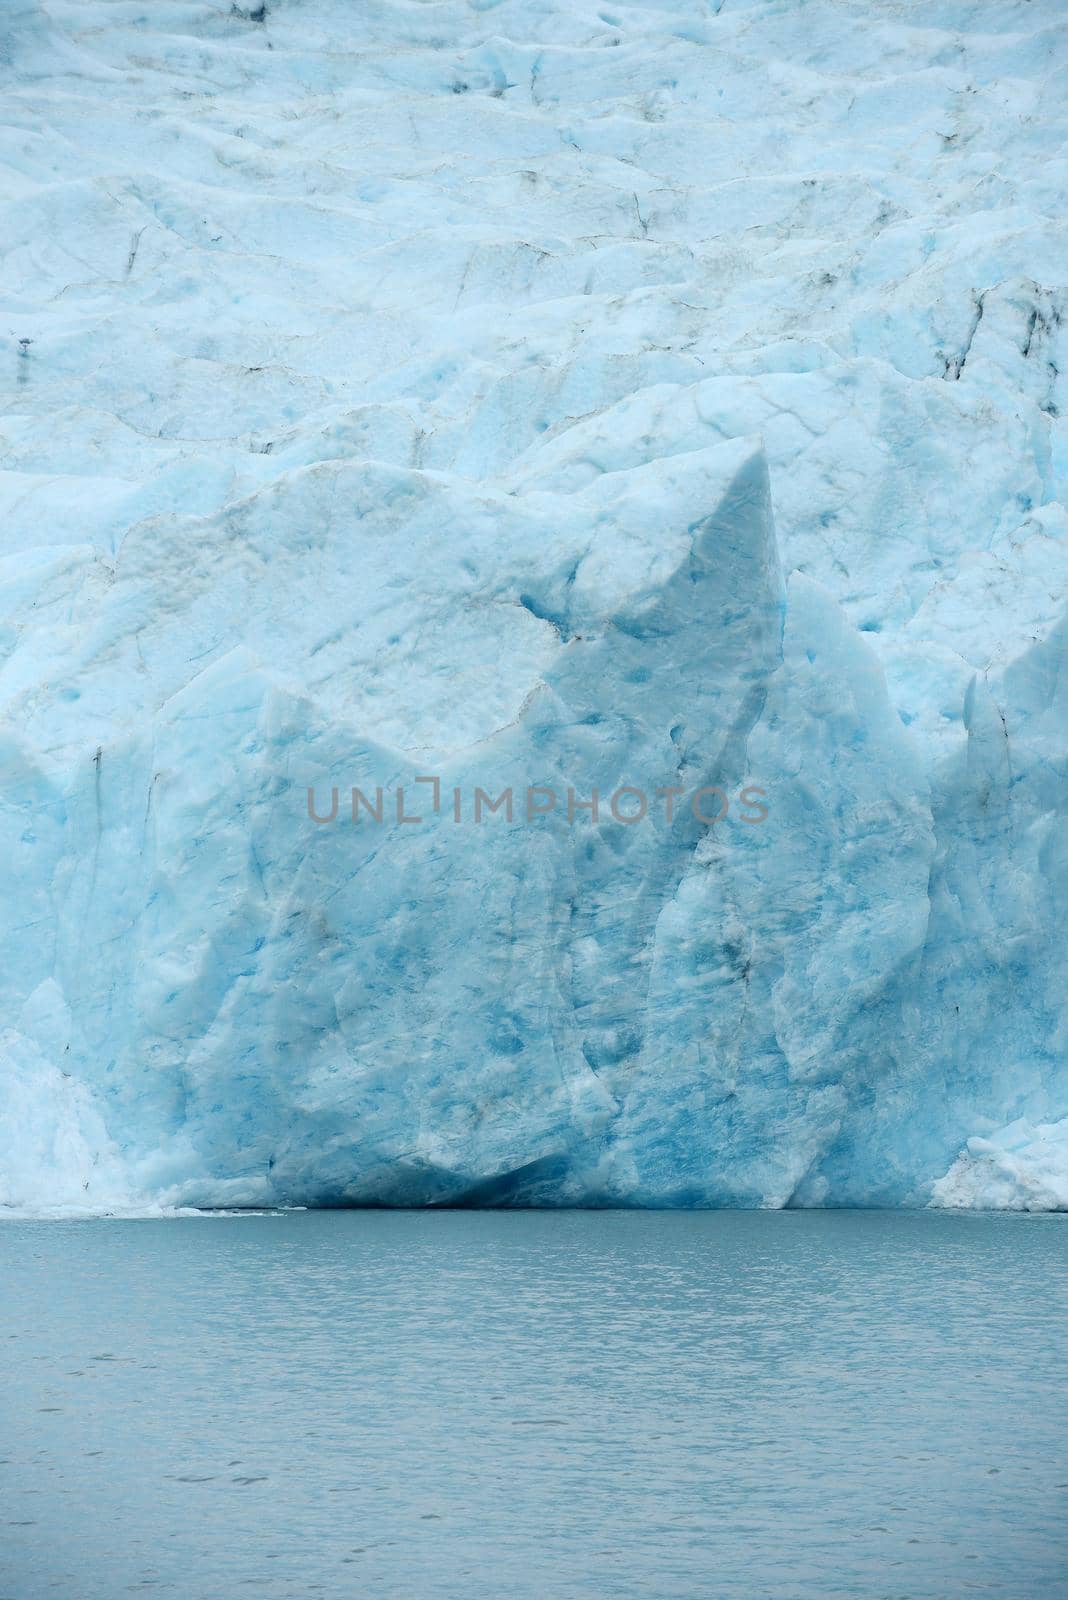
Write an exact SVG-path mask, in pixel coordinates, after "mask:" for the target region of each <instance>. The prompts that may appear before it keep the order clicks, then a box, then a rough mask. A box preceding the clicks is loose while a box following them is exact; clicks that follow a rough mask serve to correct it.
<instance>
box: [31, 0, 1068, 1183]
mask: <svg viewBox="0 0 1068 1600" xmlns="http://www.w3.org/2000/svg"><path fill="white" fill-rule="evenodd" d="M0 73H2V76H3V80H4V86H5V91H6V94H5V100H4V108H3V112H2V116H0V163H2V171H3V179H4V181H3V189H2V193H3V200H2V217H0V249H2V253H3V259H2V276H0V301H2V308H3V318H2V322H0V335H2V338H3V341H4V343H3V352H4V353H3V356H2V362H3V375H2V386H3V393H2V395H0V468H2V471H0V510H2V520H0V528H2V536H0V705H2V719H3V720H2V727H0V748H2V754H0V765H2V776H3V784H2V793H0V830H2V835H3V837H2V841H0V874H2V876H3V880H4V881H3V890H4V893H3V897H2V900H0V918H2V922H3V926H2V930H0V953H2V961H0V1024H2V1027H3V1032H2V1035H0V1052H2V1058H0V1083H2V1086H3V1099H2V1102H0V1205H7V1206H10V1207H21V1208H29V1209H42V1210H43V1209H53V1210H54V1209H56V1208H61V1209H68V1210H73V1209H79V1208H88V1209H101V1208H123V1209H127V1210H129V1209H135V1208H137V1207H145V1206H153V1205H160V1204H163V1205H175V1204H215V1205H228V1204H248V1205H254V1204H261V1203H269V1202H278V1201H282V1202H294V1203H297V1202H331V1201H340V1200H356V1201H372V1202H373V1201H397V1202H416V1203H420V1202H434V1201H439V1202H441V1201H467V1202H472V1203H474V1202H483V1203H508V1202H524V1201H526V1202H537V1203H545V1204H553V1203H616V1204H650V1205H655V1204H674V1205H695V1204H709V1203H712V1204H715V1203H728V1204H747V1205H771V1206H778V1205H786V1204H796V1205H805V1204H808V1205H813V1204H836V1203H887V1204H924V1203H927V1202H928V1201H930V1200H932V1199H933V1200H934V1201H935V1202H936V1203H941V1204H953V1205H1009V1206H1032V1207H1035V1206H1041V1207H1045V1206H1057V1205H1060V1206H1063V1205H1065V1203H1066V1196H1068V1156H1066V1151H1068V1142H1066V1140H1065V1138H1064V1136H1063V1129H1064V1126H1065V1120H1064V1119H1065V1118H1066V1115H1068V1074H1066V1072H1065V1061H1066V1056H1068V980H1066V973H1065V966H1066V958H1065V948H1066V940H1065V934H1066V928H1065V921H1066V909H1065V908H1066V904H1068V896H1066V888H1068V830H1066V827H1065V821H1066V817H1065V812H1066V809H1068V783H1066V779H1068V669H1066V666H1065V652H1066V643H1068V621H1066V593H1068V516H1066V513H1065V509H1064V501H1065V477H1066V472H1068V435H1066V423H1065V420H1064V418H1063V415H1062V413H1063V412H1064V408H1065V404H1066V400H1065V389H1064V386H1065V379H1064V377H1063V373H1064V372H1065V370H1066V369H1068V348H1066V346H1068V333H1066V328H1068V322H1066V321H1065V320H1064V316H1063V313H1064V307H1065V302H1066V294H1068V290H1066V288H1065V263H1066V262H1068V222H1066V221H1065V215H1066V213H1065V197H1066V190H1068V142H1066V137H1065V136H1066V133H1068V112H1066V111H1065V104H1066V100H1065V91H1066V89H1068V34H1066V28H1065V15H1064V9H1063V6H1062V4H1061V3H1060V0H1009V3H1006V4H1003V5H999V6H990V5H983V4H975V3H971V0H935V3H927V0H903V3H902V0H898V3H891V0H856V3H850V0H834V3H832V0H810V3H807V4H805V3H802V0H764V3H757V4H751V3H746V0H723V3H719V4H717V3H712V4H707V3H697V0H658V3H656V4H649V5H645V6H642V5H632V4H629V3H626V4H620V5H607V6H599V5H596V4H581V3H579V4H572V3H570V0H566V3H565V0H539V3H536V4H532V3H530V0H500V3H496V4H494V3H493V0H478V3H474V4H468V3H461V0H440V3H434V4H419V5H411V4H399V3H398V4H390V3H385V0H382V3H375V4H366V5H360V6H358V7H354V6H352V5H350V4H342V3H341V0H273V3H268V4H267V5H266V6H261V7H255V6H251V5H250V6H245V7H241V6H236V5H235V6H231V5H229V3H225V4H224V3H222V0H154V3H153V5H151V6H141V5H134V4H130V3H127V0H8V3H7V4H6V6H5V7H4V9H3V14H2V18H0ZM418 776H423V777H426V776H436V777H438V778H439V780H440V804H439V809H438V811H437V813H436V814H435V813H434V811H433V810H432V800H433V795H432V786H431V785H427V784H424V785H422V786H418V785H416V784H415V782H414V780H415V779H416V777H418ZM533 784H537V785H547V786H552V787H553V788H554V789H555V790H556V791H557V793H558V794H559V796H560V797H561V799H560V805H559V806H558V809H557V811H556V812H555V813H553V814H552V815H550V816H546V817H539V818H534V819H532V820H530V821H528V820H527V818H526V815H525V811H524V805H523V801H524V798H525V791H526V788H527V786H528V785H533ZM353 785H358V786H359V787H360V788H361V789H363V791H364V792H365V793H366V794H367V795H368V797H369V799H371V801H372V802H373V801H374V798H375V791H376V789H377V788H378V787H379V786H381V787H382V788H383V789H384V790H385V791H386V794H385V799H384V805H383V820H382V822H381V823H377V822H373V821H372V820H370V819H369V818H368V816H367V814H366V812H365V813H364V814H363V815H362V817H361V820H360V821H359V822H358V823H356V824H354V823H353V822H352V821H351V819H350V818H349V814H348V797H349V793H350V791H351V788H352V786H353ZM621 785H629V786H634V787H640V788H641V789H642V790H643V791H644V792H645V793H647V794H648V795H649V796H650V797H651V803H650V809H649V815H648V816H647V817H646V818H645V819H644V820H642V821H640V822H638V823H635V824H633V825H628V824H622V823H620V822H618V821H616V820H615V819H614V818H613V817H612V816H611V814H609V813H607V811H606V810H605V809H602V814H601V815H600V817H599V818H598V821H597V822H596V823H594V822H593V821H592V819H591V818H590V816H589V813H579V814H578V815H577V817H576V820H575V822H574V823H573V824H571V823H569V821H568V818H567V815H566V794H567V789H568V787H569V786H573V788H574V789H575V791H576V797H577V798H578V799H581V800H588V799H589V797H590V795H591V793H592V790H593V789H594V787H596V788H597V789H598V790H599V793H600V795H601V797H602V807H604V799H605V797H607V796H608V795H610V794H611V793H612V792H613V791H614V790H615V789H617V788H618V787H619V786H621ZM706 785H718V786H720V787H721V788H722V789H723V791H724V793H725V794H726V796H727V797H728V801H729V809H728V813H727V815H726V817H724V818H723V820H722V821H721V822H719V823H717V824H715V825H714V826H709V825H707V824H706V823H703V822H701V821H699V820H697V819H696V818H695V817H694V815H693V812H692V810H691V809H690V807H689V805H688V803H687V798H688V796H689V795H690V794H691V793H692V792H693V791H694V790H696V789H698V788H700V787H701V786H706ZM747 785H755V786H758V787H760V788H761V789H763V790H764V791H765V792H766V797H767V806H768V815H767V818H766V820H765V821H763V822H760V823H752V822H750V823H747V822H746V821H745V816H746V812H745V810H744V808H743V807H742V806H741V804H740V801H739V796H740V794H741V791H742V789H743V788H745V787H746V786H747ZM309 786H314V790H315V794H316V797H317V806H318V809H319V810H320V812H326V811H328V809H329V801H330V792H331V789H332V788H334V787H337V788H338V790H339V793H340V796H341V800H340V812H339V816H338V818H337V820H336V821H334V822H330V823H323V824H317V823H315V822H314V821H312V820H311V819H310V818H309V815H308V810H307V804H306V800H307V791H308V788H309ZM478 786H481V787H484V789H485V790H486V792H487V793H488V794H489V795H490V796H491V797H493V798H496V797H497V796H498V795H499V794H500V792H501V790H502V789H504V788H505V787H506V786H512V787H513V789H514V792H515V796H516V801H515V812H514V815H513V818H512V820H511V821H510V822H509V820H508V818H507V817H506V815H505V814H504V811H503V810H501V811H499V812H497V813H495V814H492V815H491V814H486V815H483V818H482V820H481V821H480V822H478V823H476V822H475V821H474V820H473V816H472V797H473V795H474V791H475V788H476V787H478ZM398 787H403V788H404V790H405V803H406V808H407V814H411V815H416V814H417V815H422V817H423V821H422V822H421V823H418V824H414V825H413V824H410V823H405V822H399V821H397V815H398V813H397V810H396V806H395V799H396V790H397V788H398ZM658 787H663V788H668V787H677V788H681V789H683V790H684V791H685V796H684V798H683V799H682V800H681V801H680V802H679V803H678V804H677V805H676V807H675V810H674V814H673V816H672V819H671V820H670V821H669V820H668V818H667V815H666V805H665V803H664V801H663V800H653V799H652V797H653V796H654V794H655V790H656V789H657V788H658ZM454 788H459V789H460V791H461V795H462V799H463V806H462V820H461V822H460V823H456V822H455V821H454V819H453V812H452V799H451V796H452V791H453V789H454ZM710 804H711V809H712V810H713V813H714V811H715V809H716V808H717V806H718V802H717V801H716V800H715V799H713V800H712V801H711V802H710Z"/></svg>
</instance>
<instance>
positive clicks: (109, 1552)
mask: <svg viewBox="0 0 1068 1600" xmlns="http://www.w3.org/2000/svg"><path fill="white" fill-rule="evenodd" d="M1066 1247H1068V1224H1066V1219H1064V1218H1058V1217H1020V1216H975V1215H963V1216H958V1215H940V1214H934V1213H887V1212H823V1213H820V1212H807V1213H805V1212H780V1213H744V1212H743V1213H739V1212H713V1213H700V1214H692V1213H691V1214H680V1213H665V1212H659V1213H648V1212H645V1213H640V1212H601V1213H595V1212H594V1213H591V1212H557V1213H550V1212H526V1213H523V1212H512V1213H507V1212H504V1213H502V1212H392V1213H390V1212H318V1213H315V1212H307V1213H291V1214H288V1215H278V1216H238V1217H203V1218H200V1217H195V1218H188V1219H181V1220H169V1221H138V1222H119V1221H101V1222H72V1223H16V1222H8V1223H6V1224H4V1225H0V1294H2V1296H3V1306H4V1312H3V1327H2V1330H0V1396H2V1398H0V1460H2V1465H0V1597H3V1600H38V1597H43V1596H50V1597H53V1596H60V1597H62V1600H117V1597H118V1596H122V1595H126V1594H135V1593H139V1592H141V1591H146V1592H149V1593H160V1594H171V1595H175V1596H180V1597H181V1600H231V1597H232V1596H234V1595H240V1594H243V1593H248V1594H250V1595H255V1596H257V1597H266V1600H275V1597H285V1600H294V1597H298V1596H306V1595H326V1596H330V1597H333V1596H342V1597H348V1596H354V1597H355V1596H359V1597H361V1600H393V1597H397V1600H400V1597H402V1596H403V1597H404V1600H445V1597H448V1600H453V1597H464V1600H467V1597H480V1600H483V1597H484V1600H512V1597H522V1600H554V1597H571V1596H576V1597H577V1596H581V1597H583V1600H587V1597H589V1600H607V1597H611V1596H627V1597H635V1600H636V1597H641V1600H763V1597H767V1596H771V1597H775V1600H779V1597H781V1600H808V1597H809V1596H811V1597H813V1600H816V1597H819V1600H836V1597H842V1600H906V1597H907V1600H920V1597H923V1600H958V1597H960V1596H966V1595H972V1594H975V1595H984V1596H1003V1597H1006V1600H1008V1597H1011V1600H1046V1597H1049V1600H1053V1597H1057V1600H1062V1597H1063V1596H1064V1595H1065V1594H1066V1593H1068V1514H1066V1513H1068V1448H1066V1447H1068V1384H1066V1382H1065V1377H1066V1373H1068V1341H1066V1326H1068V1271H1066Z"/></svg>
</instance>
